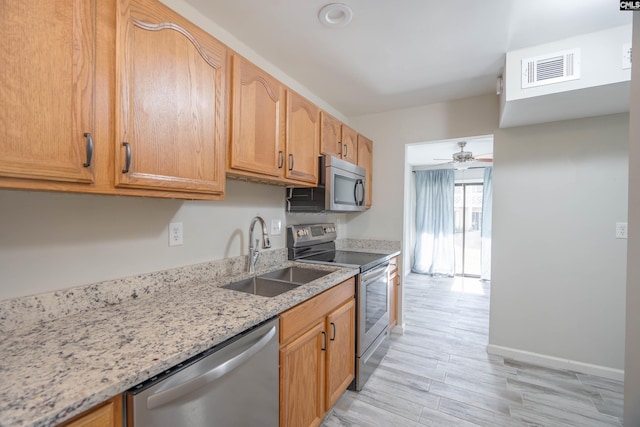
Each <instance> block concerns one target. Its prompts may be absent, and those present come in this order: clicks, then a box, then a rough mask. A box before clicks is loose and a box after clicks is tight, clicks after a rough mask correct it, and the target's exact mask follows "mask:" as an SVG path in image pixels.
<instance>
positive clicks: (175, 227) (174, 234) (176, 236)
mask: <svg viewBox="0 0 640 427" xmlns="http://www.w3.org/2000/svg"><path fill="white" fill-rule="evenodd" d="M181 244H182V223H181V222H172V223H171V224H169V246H180V245H181Z"/></svg>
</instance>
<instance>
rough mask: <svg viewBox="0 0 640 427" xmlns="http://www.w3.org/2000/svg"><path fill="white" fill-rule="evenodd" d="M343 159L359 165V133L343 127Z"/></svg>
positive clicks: (345, 126)
mask: <svg viewBox="0 0 640 427" xmlns="http://www.w3.org/2000/svg"><path fill="white" fill-rule="evenodd" d="M341 141H342V159H343V160H346V161H348V162H351V163H353V164H358V132H356V131H355V130H353V129H351V128H350V127H349V126H347V125H342V139H341Z"/></svg>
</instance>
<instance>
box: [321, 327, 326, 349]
mask: <svg viewBox="0 0 640 427" xmlns="http://www.w3.org/2000/svg"><path fill="white" fill-rule="evenodd" d="M321 350H322V351H326V350H327V333H326V332H325V331H322V348H321Z"/></svg>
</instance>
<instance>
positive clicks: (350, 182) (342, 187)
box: [324, 157, 366, 212]
mask: <svg viewBox="0 0 640 427" xmlns="http://www.w3.org/2000/svg"><path fill="white" fill-rule="evenodd" d="M363 172H364V169H362V168H360V167H358V166H356V165H353V164H351V163H349V162H346V161H344V160H340V159H335V158H331V157H329V158H328V159H327V163H326V166H325V171H324V173H325V209H326V210H327V211H334V212H344V211H363V210H365V209H366V207H365V205H364V201H365V188H366V185H365V175H364V173H363Z"/></svg>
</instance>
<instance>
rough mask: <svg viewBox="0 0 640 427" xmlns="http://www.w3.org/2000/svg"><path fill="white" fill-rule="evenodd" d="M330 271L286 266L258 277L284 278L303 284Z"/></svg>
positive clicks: (287, 280)
mask: <svg viewBox="0 0 640 427" xmlns="http://www.w3.org/2000/svg"><path fill="white" fill-rule="evenodd" d="M329 273H331V271H326V270H316V269H312V268H300V267H287V268H283V269H280V270H276V271H272V272H270V273H265V274H262V275H260V276H258V277H262V278H268V279H275V280H284V281H286V282H291V283H298V284H301V285H302V284H305V283H309V282H312V281H314V280H316V279H319V278H321V277H323V276H326V275H327V274H329Z"/></svg>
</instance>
